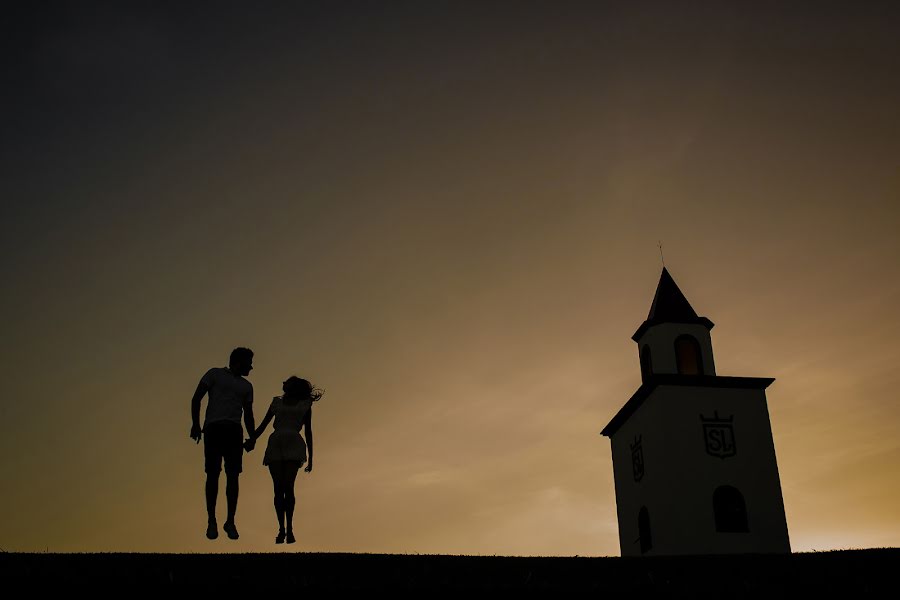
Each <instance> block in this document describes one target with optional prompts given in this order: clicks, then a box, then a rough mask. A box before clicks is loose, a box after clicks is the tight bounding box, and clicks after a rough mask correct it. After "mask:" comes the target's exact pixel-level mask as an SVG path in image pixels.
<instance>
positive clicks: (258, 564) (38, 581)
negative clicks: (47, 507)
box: [0, 548, 900, 599]
mask: <svg viewBox="0 0 900 600" xmlns="http://www.w3.org/2000/svg"><path fill="white" fill-rule="evenodd" d="M898 567H900V549H896V548H889V549H877V550H843V551H834V552H819V553H804V554H792V555H784V556H777V555H737V556H692V557H663V558H661V557H657V558H612V557H607V558H581V557H571V558H569V557H567V558H554V557H505V556H441V555H390V554H300V553H298V554H225V555H222V554H20V553H4V554H0V578H2V581H3V582H4V583H5V585H6V587H7V589H21V588H19V585H18V584H21V585H24V586H28V587H25V588H24V589H26V590H33V589H39V588H38V587H37V586H42V585H45V584H47V583H51V584H88V585H91V586H92V587H103V586H106V585H109V586H115V587H119V586H122V585H123V584H124V585H127V586H129V587H144V586H153V587H156V586H173V585H174V586H178V587H180V586H183V585H207V584H209V583H210V582H214V583H216V584H220V585H224V586H228V587H231V588H249V587H250V586H253V587H254V588H257V589H258V588H271V587H286V588H295V587H306V588H320V589H326V590H337V589H346V590H354V589H377V588H382V589H493V590H496V589H534V590H551V589H552V590H596V591H598V592H603V593H616V592H624V593H632V592H638V593H653V594H662V595H665V596H675V597H682V596H684V597H701V598H702V597H710V598H713V597H714V598H729V599H730V598H735V597H739V598H746V597H757V596H765V597H767V598H770V597H794V596H796V597H807V596H809V595H810V594H829V595H831V594H835V593H840V594H853V595H855V596H858V595H874V594H876V593H885V594H887V593H888V592H889V591H892V590H893V591H896V583H895V578H896V572H895V570H896V569H898ZM11 586H15V587H14V588H13V587H11ZM891 595H892V594H891Z"/></svg>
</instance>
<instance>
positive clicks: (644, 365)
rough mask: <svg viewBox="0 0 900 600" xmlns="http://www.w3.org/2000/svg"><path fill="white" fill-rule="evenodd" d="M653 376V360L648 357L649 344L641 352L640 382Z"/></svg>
mask: <svg viewBox="0 0 900 600" xmlns="http://www.w3.org/2000/svg"><path fill="white" fill-rule="evenodd" d="M651 375H653V359H652V358H651V356H650V346H649V344H648V345H646V346H644V349H643V350H641V381H647V380H648V379H650V376H651Z"/></svg>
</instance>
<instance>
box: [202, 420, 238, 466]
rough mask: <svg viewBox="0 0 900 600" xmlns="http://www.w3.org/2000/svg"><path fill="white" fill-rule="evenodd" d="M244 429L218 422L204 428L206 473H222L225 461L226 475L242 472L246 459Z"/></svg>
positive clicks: (231, 423)
mask: <svg viewBox="0 0 900 600" xmlns="http://www.w3.org/2000/svg"><path fill="white" fill-rule="evenodd" d="M243 443H244V429H243V427H241V426H240V424H239V423H234V422H232V421H216V422H215V423H210V424H208V425H206V426H205V427H204V428H203V454H204V455H205V457H206V472H207V473H219V472H221V471H222V459H225V473H230V474H235V473H240V472H241V470H242V469H241V459H242V458H243V457H244V447H243Z"/></svg>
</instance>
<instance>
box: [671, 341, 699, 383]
mask: <svg viewBox="0 0 900 600" xmlns="http://www.w3.org/2000/svg"><path fill="white" fill-rule="evenodd" d="M675 361H676V363H677V366H678V373H679V374H680V375H703V357H702V356H701V354H700V343H699V342H697V340H696V339H695V338H694V336H691V335H681V336H678V339H676V340H675Z"/></svg>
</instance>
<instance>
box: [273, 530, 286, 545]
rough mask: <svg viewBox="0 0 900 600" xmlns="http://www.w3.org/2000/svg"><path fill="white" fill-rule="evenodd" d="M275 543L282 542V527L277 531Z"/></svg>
mask: <svg viewBox="0 0 900 600" xmlns="http://www.w3.org/2000/svg"><path fill="white" fill-rule="evenodd" d="M275 543H276V544H283V543H284V530H283V529H282V530H281V531H279V532H278V535H276V536H275Z"/></svg>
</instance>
